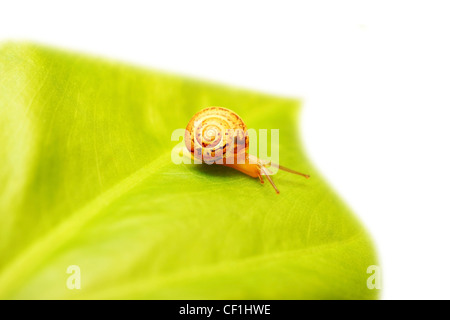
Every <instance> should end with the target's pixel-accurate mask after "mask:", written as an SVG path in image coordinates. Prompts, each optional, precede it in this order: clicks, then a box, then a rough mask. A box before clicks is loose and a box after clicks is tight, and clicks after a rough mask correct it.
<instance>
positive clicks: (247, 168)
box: [184, 107, 309, 193]
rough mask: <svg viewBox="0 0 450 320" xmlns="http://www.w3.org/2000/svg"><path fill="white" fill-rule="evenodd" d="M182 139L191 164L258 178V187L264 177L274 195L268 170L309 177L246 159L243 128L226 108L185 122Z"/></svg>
mask: <svg viewBox="0 0 450 320" xmlns="http://www.w3.org/2000/svg"><path fill="white" fill-rule="evenodd" d="M184 138H185V139H184V141H185V145H186V148H187V149H188V150H189V151H190V153H191V157H192V158H193V159H194V162H196V163H208V164H212V163H215V164H219V165H223V166H227V167H231V168H233V169H236V170H238V171H240V172H242V173H244V174H246V175H248V176H250V177H252V178H258V179H259V180H260V182H261V183H264V179H263V176H266V178H267V179H268V180H269V182H270V183H271V185H272V186H273V188H274V189H275V192H276V193H279V192H280V191H279V190H278V188H277V187H276V186H275V184H274V182H273V180H272V178H271V177H270V169H269V168H270V167H271V166H277V167H278V168H279V169H281V170H284V171H288V172H291V173H294V174H297V175H301V176H304V177H305V178H309V175H306V174H303V173H300V172H297V171H294V170H291V169H288V168H286V167H283V166H280V165H278V164H276V163H271V162H268V161H263V160H261V159H259V158H257V157H256V156H254V155H250V154H249V136H248V133H247V126H246V124H245V123H244V121H243V120H242V119H241V117H239V115H237V114H236V113H235V112H234V111H232V110H230V109H227V108H222V107H209V108H206V109H203V110H201V111H199V112H197V113H196V114H195V115H194V116H193V117H192V118H191V120H190V121H189V123H188V125H187V127H186V131H185V137H184Z"/></svg>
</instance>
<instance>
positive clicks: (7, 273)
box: [0, 150, 171, 297]
mask: <svg viewBox="0 0 450 320" xmlns="http://www.w3.org/2000/svg"><path fill="white" fill-rule="evenodd" d="M170 163H171V161H170V150H169V151H166V152H162V154H161V155H160V156H159V157H157V158H155V159H154V160H153V161H151V162H150V163H148V164H147V165H145V166H144V167H142V168H140V169H138V170H137V171H135V172H133V173H131V174H129V175H128V176H127V177H125V178H124V179H122V180H121V181H120V182H118V183H117V184H115V185H114V186H113V187H111V188H110V189H108V190H107V191H104V192H102V193H101V194H99V195H98V196H97V197H95V198H94V199H92V200H91V201H89V202H88V203H87V204H86V205H85V206H83V207H81V208H80V209H79V210H77V211H75V212H74V213H73V214H72V215H70V217H69V218H68V219H67V220H65V221H63V222H61V223H60V224H59V225H57V226H56V227H55V228H53V229H52V230H51V231H50V232H48V233H47V234H46V235H44V236H42V238H40V239H38V240H37V241H36V242H34V243H33V244H32V245H30V246H29V247H27V248H26V249H25V250H24V251H23V252H22V253H20V254H19V255H18V256H17V257H16V258H15V259H14V260H13V261H11V262H10V263H9V264H8V265H6V267H5V268H4V269H3V271H2V272H1V274H0V297H6V296H8V295H9V293H10V292H11V291H13V290H14V287H18V286H20V285H21V284H22V283H23V282H24V281H25V280H26V279H27V278H28V277H29V276H30V275H31V273H32V272H33V271H34V270H36V268H38V267H39V266H40V265H41V264H42V262H43V261H45V260H46V259H47V258H48V257H49V256H50V255H51V254H52V253H53V252H55V250H57V249H58V248H59V247H61V246H62V245H63V244H64V243H66V242H67V241H68V240H70V239H71V238H72V237H73V236H75V235H77V234H78V232H79V231H80V230H81V229H82V228H83V226H84V225H86V224H87V223H88V222H89V221H91V220H92V219H93V218H95V217H96V216H97V215H98V214H99V213H100V212H102V210H103V209H104V208H106V207H107V206H108V205H110V204H111V203H112V202H113V201H114V200H115V199H117V198H119V197H120V196H122V195H123V194H125V193H126V192H128V191H130V190H132V189H133V188H134V187H136V186H137V185H139V184H140V183H141V182H143V181H144V180H146V179H148V178H149V177H150V176H151V175H152V174H154V173H156V172H158V171H159V170H160V169H161V168H163V167H164V166H165V165H167V164H170Z"/></svg>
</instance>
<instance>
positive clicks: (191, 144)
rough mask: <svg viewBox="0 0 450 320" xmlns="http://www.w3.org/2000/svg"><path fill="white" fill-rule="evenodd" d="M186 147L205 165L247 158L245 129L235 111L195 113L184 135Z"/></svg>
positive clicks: (219, 108)
mask: <svg viewBox="0 0 450 320" xmlns="http://www.w3.org/2000/svg"><path fill="white" fill-rule="evenodd" d="M184 141H185V144H186V148H187V149H188V150H189V151H190V152H191V154H192V155H193V156H194V157H195V158H196V159H198V160H201V161H203V162H205V163H214V162H216V163H223V159H225V158H229V157H234V159H236V157H238V155H240V156H242V155H244V156H245V159H247V158H248V134H247V126H246V125H245V123H244V121H243V120H242V119H241V117H239V116H238V115H237V114H236V113H235V112H233V111H231V110H229V109H227V108H222V107H210V108H206V109H203V110H201V111H199V112H197V113H196V114H195V115H194V116H193V117H192V118H191V120H190V121H189V123H188V125H187V127H186V133H185V139H184Z"/></svg>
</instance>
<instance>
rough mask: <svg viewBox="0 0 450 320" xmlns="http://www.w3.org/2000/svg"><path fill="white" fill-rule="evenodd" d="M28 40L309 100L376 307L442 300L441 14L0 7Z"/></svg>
mask: <svg viewBox="0 0 450 320" xmlns="http://www.w3.org/2000/svg"><path fill="white" fill-rule="evenodd" d="M6 39H23V40H34V41H37V42H40V43H44V44H49V45H54V46H58V47H63V48H68V49H75V50H78V51H82V52H87V53H93V54H96V55H100V56H106V57H110V58H113V59H116V60H123V61H126V62H131V63H133V64H137V65H143V66H149V67H156V68H157V69H162V70H167V71H174V72H177V73H181V74H185V75H191V76H195V77H200V78H204V79H210V80H215V81H219V82H223V83H227V84H232V85H238V86H243V87H247V88H251V89H257V90H261V91H266V92H269V93H275V94H281V95H288V96H295V97H299V98H301V99H302V100H303V101H304V106H303V112H302V118H301V124H302V126H301V132H300V133H299V134H301V136H302V139H303V141H304V142H305V144H306V147H307V151H308V154H309V155H310V157H311V158H312V160H313V162H314V163H315V164H316V166H317V167H318V168H319V169H320V171H321V172H322V173H323V175H324V176H325V177H326V178H327V179H328V181H329V182H330V183H331V184H332V185H333V186H334V187H335V188H336V190H338V192H339V193H340V194H341V195H342V196H343V198H344V199H345V200H346V201H347V202H348V203H349V204H350V206H351V207H352V208H353V209H354V210H355V212H356V213H357V214H358V215H359V216H360V218H361V220H362V221H363V223H364V224H365V226H366V227H367V228H368V229H369V231H370V233H371V234H372V236H373V238H374V240H375V242H376V245H377V248H378V251H379V254H380V257H381V265H382V267H383V276H384V279H383V282H384V283H383V286H384V288H383V294H382V297H383V298H384V299H433V298H436V299H444V298H445V299H450V291H449V289H448V288H449V285H450V278H449V276H448V273H449V269H448V267H449V266H450V258H449V249H448V245H449V243H450V235H449V234H450V231H449V230H448V229H449V225H450V218H449V217H450V203H449V196H450V187H449V181H450V169H449V164H450V151H449V137H450V126H449V124H450V111H449V110H450V3H449V4H446V3H445V1H442V2H438V1H412V0H410V1H394V0H391V1H373V2H366V1H327V2H324V1H309V2H300V1H292V2H287V1H273V2H271V3H266V2H263V1H243V0H242V1H221V2H219V1H192V0H191V1H158V2H147V1H141V2H139V1H130V0H128V1H122V2H116V1H104V2H102V1H29V2H25V1H10V2H9V3H8V2H5V1H2V2H1V3H0V40H6Z"/></svg>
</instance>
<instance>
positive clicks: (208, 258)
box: [0, 43, 378, 299]
mask: <svg viewBox="0 0 450 320" xmlns="http://www.w3.org/2000/svg"><path fill="white" fill-rule="evenodd" d="M261 72H262V73H263V70H261ZM298 105H299V103H298V101H297V100H295V99H290V98H283V97H275V96H270V95H266V94H262V93H257V92H250V91H247V90H240V89H236V88H230V87H224V86H221V85H217V84H211V83H206V82H203V81H196V80H193V79H187V78H185V77H179V76H175V75H171V74H167V73H163V72H157V71H148V70H141V69H139V68H136V67H133V66H128V65H123V64H117V63H114V62H111V61H104V60H101V59H97V58H92V57H85V56H80V55H76V54H72V53H68V52H64V51H59V50H53V49H49V48H46V47H41V46H37V45H32V44H26V43H4V44H3V45H2V46H1V48H0V298H3V299H80V298H82V299H108V298H111V299H129V298H133V299H141V298H145V299H230V298H232V299H241V298H242V299H373V298H377V296H378V292H377V290H369V289H368V287H367V278H368V277H369V276H370V274H368V273H367V268H368V267H369V266H370V265H376V264H377V260H376V256H375V254H374V249H373V246H372V244H371V241H370V239H369V237H368V235H367V233H366V232H365V231H364V229H363V227H362V226H361V224H360V223H359V221H358V220H357V219H356V218H355V217H354V215H353V214H352V213H351V211H350V210H349V208H348V207H347V206H346V205H345V204H344V203H343V202H342V201H341V200H339V198H338V196H337V195H336V194H335V193H334V192H333V191H332V190H331V189H330V188H329V186H328V185H327V184H326V183H325V182H324V180H323V179H322V178H321V177H320V174H319V173H318V172H317V171H316V170H315V169H314V167H313V166H312V165H311V163H310V162H309V161H308V159H307V157H306V156H305V154H304V152H303V151H302V147H301V141H300V139H299V134H298V131H299V129H298V127H297V121H296V119H298V112H299V107H298ZM207 106H223V107H227V108H230V109H232V110H234V111H236V112H237V113H238V114H239V115H240V116H241V117H242V118H243V119H244V121H245V122H246V124H247V125H248V127H249V128H255V129H259V128H264V129H275V128H276V129H280V162H281V163H282V164H283V165H285V166H288V167H291V168H293V169H296V170H299V171H302V172H307V173H309V174H311V176H312V177H311V179H309V180H306V179H304V178H302V177H299V176H295V175H291V174H289V173H286V172H278V173H277V174H276V175H275V176H274V177H273V179H274V181H275V182H276V184H277V186H278V187H279V189H280V191H281V194H280V195H276V194H275V192H274V191H273V189H272V188H271V186H270V185H269V184H267V183H266V184H265V185H260V183H259V181H258V180H257V179H253V178H250V177H248V176H246V175H244V174H242V173H240V172H238V171H235V170H233V169H231V168H226V167H223V166H217V165H213V166H208V165H186V164H181V165H175V164H174V163H172V161H171V152H172V149H173V148H174V147H175V146H176V145H177V144H178V143H179V141H171V134H172V132H173V130H175V129H177V128H185V126H186V124H187V123H188V121H189V119H190V118H191V117H192V116H193V114H194V113H195V112H197V111H199V110H200V109H202V108H204V107H207ZM330 161H332V160H330ZM71 265H76V266H79V267H80V270H81V276H80V281H81V282H80V283H81V289H69V288H68V287H67V286H66V282H67V279H68V277H69V276H70V274H68V273H66V270H67V268H68V266H71Z"/></svg>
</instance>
